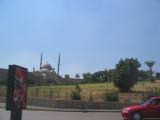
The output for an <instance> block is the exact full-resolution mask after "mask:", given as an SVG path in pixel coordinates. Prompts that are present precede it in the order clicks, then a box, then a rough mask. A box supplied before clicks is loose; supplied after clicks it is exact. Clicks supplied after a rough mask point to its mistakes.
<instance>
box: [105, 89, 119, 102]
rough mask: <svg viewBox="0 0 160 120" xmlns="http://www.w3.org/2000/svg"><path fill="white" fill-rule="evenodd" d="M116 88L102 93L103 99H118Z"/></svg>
mask: <svg viewBox="0 0 160 120" xmlns="http://www.w3.org/2000/svg"><path fill="white" fill-rule="evenodd" d="M118 93H119V91H118V90H113V91H111V92H106V93H105V94H104V100H105V101H118Z"/></svg>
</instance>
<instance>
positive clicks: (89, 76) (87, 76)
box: [83, 73, 93, 83]
mask: <svg viewBox="0 0 160 120" xmlns="http://www.w3.org/2000/svg"><path fill="white" fill-rule="evenodd" d="M83 79H84V82H87V83H91V82H92V80H93V79H92V74H91V73H84V74H83Z"/></svg>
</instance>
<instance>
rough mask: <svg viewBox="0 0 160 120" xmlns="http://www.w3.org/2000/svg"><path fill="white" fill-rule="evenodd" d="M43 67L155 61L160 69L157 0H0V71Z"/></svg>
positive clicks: (71, 69)
mask: <svg viewBox="0 0 160 120" xmlns="http://www.w3.org/2000/svg"><path fill="white" fill-rule="evenodd" d="M41 52H43V55H44V61H43V63H46V62H47V61H48V63H50V64H52V65H53V66H54V67H55V69H56V70H57V62H58V53H59V52H60V53H61V69H60V74H61V75H64V74H70V75H71V76H74V75H75V74H76V73H79V74H82V73H85V72H91V73H93V72H95V71H98V70H104V69H106V68H107V69H110V68H114V67H115V64H116V63H118V61H119V60H120V58H130V57H134V58H138V60H139V61H140V62H141V64H142V68H143V69H147V67H146V66H145V65H144V61H146V60H154V61H156V64H155V66H154V68H153V69H154V70H155V71H160V0H0V61H1V62H0V68H8V65H9V64H18V65H22V66H24V67H27V68H29V70H30V71H31V70H32V68H33V67H34V66H35V67H36V69H38V68H39V60H40V54H41Z"/></svg>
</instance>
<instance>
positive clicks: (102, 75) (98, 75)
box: [92, 71, 107, 83]
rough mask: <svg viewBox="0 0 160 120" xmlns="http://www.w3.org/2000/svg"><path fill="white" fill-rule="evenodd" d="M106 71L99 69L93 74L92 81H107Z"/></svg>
mask: <svg viewBox="0 0 160 120" xmlns="http://www.w3.org/2000/svg"><path fill="white" fill-rule="evenodd" d="M106 78H107V77H106V71H97V72H95V73H93V75H92V79H93V80H92V82H95V83H99V82H105V81H106Z"/></svg>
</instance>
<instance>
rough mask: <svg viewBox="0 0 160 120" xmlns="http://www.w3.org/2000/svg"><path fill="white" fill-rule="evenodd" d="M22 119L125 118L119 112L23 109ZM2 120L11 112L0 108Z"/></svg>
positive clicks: (104, 119)
mask: <svg viewBox="0 0 160 120" xmlns="http://www.w3.org/2000/svg"><path fill="white" fill-rule="evenodd" d="M22 116H23V117H22V120H123V119H122V117H121V114H120V113H119V112H55V111H54V112H53V111H33V110H28V111H23V115H22ZM0 120H10V112H8V111H5V110H4V109H0Z"/></svg>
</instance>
